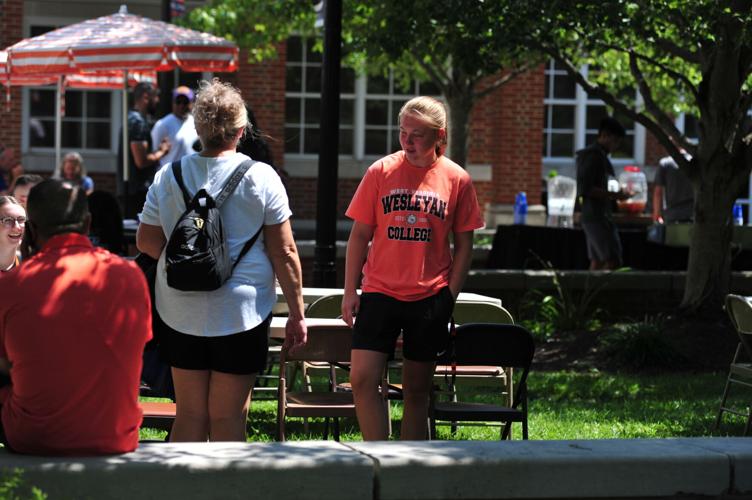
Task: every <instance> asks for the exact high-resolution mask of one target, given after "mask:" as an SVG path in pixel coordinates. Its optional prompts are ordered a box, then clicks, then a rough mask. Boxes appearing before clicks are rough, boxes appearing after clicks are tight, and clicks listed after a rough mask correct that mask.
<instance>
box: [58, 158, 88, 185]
mask: <svg viewBox="0 0 752 500" xmlns="http://www.w3.org/2000/svg"><path fill="white" fill-rule="evenodd" d="M56 177H57V178H59V179H62V180H64V181H68V182H70V183H71V184H73V185H74V186H81V187H82V188H83V190H84V191H85V192H86V194H91V192H92V191H94V181H93V180H92V179H91V177H89V176H88V175H86V169H85V168H84V159H83V158H82V157H81V155H80V154H78V153H76V152H72V153H68V154H66V155H65V156H64V157H63V164H62V165H61V166H60V170H59V171H58V173H57V176H56Z"/></svg>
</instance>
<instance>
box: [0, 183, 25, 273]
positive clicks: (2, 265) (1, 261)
mask: <svg viewBox="0 0 752 500" xmlns="http://www.w3.org/2000/svg"><path fill="white" fill-rule="evenodd" d="M25 227H26V210H24V207H22V206H21V204H20V203H18V201H17V200H16V199H15V198H13V197H12V196H0V273H6V272H8V271H10V270H11V269H13V268H14V267H16V266H17V265H18V249H19V248H20V246H21V240H22V239H23V235H24V229H25Z"/></svg>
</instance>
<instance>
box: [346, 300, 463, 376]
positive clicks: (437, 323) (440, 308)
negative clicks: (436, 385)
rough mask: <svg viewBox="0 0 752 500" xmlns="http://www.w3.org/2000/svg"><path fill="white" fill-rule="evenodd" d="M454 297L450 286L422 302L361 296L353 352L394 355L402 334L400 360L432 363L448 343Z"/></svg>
mask: <svg viewBox="0 0 752 500" xmlns="http://www.w3.org/2000/svg"><path fill="white" fill-rule="evenodd" d="M453 309H454V297H453V296H452V292H451V291H450V290H449V287H444V288H442V289H441V290H440V291H439V293H437V294H436V295H432V296H431V297H427V298H425V299H421V300H416V301H413V302H404V301H401V300H397V299H395V298H392V297H389V296H388V295H384V294H382V293H363V294H362V295H361V296H360V310H359V311H358V315H357V317H356V318H355V330H354V332H353V349H365V350H368V351H379V352H383V353H386V354H389V355H391V354H393V353H394V346H395V345H396V343H397V338H398V337H399V335H400V333H402V341H403V348H402V352H403V357H404V358H405V359H407V360H410V361H423V362H433V361H436V357H437V355H438V354H440V353H441V352H442V351H444V350H445V349H446V346H447V343H448V342H449V326H448V325H449V319H450V318H451V317H452V310H453Z"/></svg>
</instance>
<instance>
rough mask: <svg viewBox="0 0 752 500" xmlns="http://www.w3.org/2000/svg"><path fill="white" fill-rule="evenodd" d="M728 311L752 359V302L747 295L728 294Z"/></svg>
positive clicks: (740, 339)
mask: <svg viewBox="0 0 752 500" xmlns="http://www.w3.org/2000/svg"><path fill="white" fill-rule="evenodd" d="M726 312H728V315H729V318H731V323H732V324H733V325H734V328H735V329H736V333H737V334H738V335H739V341H740V342H741V343H742V345H743V346H744V350H745V351H746V353H747V356H749V357H750V359H752V304H750V302H749V301H748V300H747V298H746V297H742V296H741V295H734V294H728V295H727V296H726Z"/></svg>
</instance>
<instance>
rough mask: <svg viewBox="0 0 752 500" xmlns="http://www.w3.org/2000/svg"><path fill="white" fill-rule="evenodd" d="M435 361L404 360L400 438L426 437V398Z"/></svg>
mask: <svg viewBox="0 0 752 500" xmlns="http://www.w3.org/2000/svg"><path fill="white" fill-rule="evenodd" d="M435 368H436V363H433V362H423V361H410V360H407V359H406V360H404V363H403V365H402V391H403V393H402V396H403V398H404V413H403V415H402V431H401V433H400V439H403V440H413V441H414V440H422V439H426V438H427V437H428V398H429V396H430V393H431V384H432V382H433V374H434V370H435Z"/></svg>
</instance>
